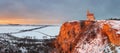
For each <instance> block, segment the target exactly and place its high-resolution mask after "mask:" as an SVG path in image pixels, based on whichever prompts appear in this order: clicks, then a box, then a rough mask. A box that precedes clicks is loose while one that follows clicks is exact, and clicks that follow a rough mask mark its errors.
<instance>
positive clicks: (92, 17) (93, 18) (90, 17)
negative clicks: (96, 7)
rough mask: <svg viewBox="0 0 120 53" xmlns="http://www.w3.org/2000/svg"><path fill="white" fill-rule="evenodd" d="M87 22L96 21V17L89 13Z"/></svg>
mask: <svg viewBox="0 0 120 53" xmlns="http://www.w3.org/2000/svg"><path fill="white" fill-rule="evenodd" d="M87 20H90V21H94V20H95V17H94V14H93V13H90V11H89V10H88V11H87Z"/></svg>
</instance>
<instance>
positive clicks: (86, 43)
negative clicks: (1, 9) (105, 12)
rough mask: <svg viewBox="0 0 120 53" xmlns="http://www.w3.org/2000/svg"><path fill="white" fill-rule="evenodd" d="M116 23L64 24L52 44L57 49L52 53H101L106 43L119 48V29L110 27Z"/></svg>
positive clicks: (74, 22)
mask: <svg viewBox="0 0 120 53" xmlns="http://www.w3.org/2000/svg"><path fill="white" fill-rule="evenodd" d="M116 22H117V21H111V20H106V21H105V20H98V21H73V22H65V23H64V24H63V25H62V26H61V29H60V33H59V35H58V37H57V38H56V40H55V42H54V46H55V48H57V49H56V50H55V51H54V52H56V53H81V52H83V53H98V52H99V53H102V52H104V48H105V46H106V45H107V44H108V43H112V44H114V45H117V46H119V45H120V35H119V32H118V31H119V28H114V27H112V26H113V25H116V24H113V23H116ZM118 22H119V21H118ZM119 23H120V22H119ZM118 25H120V24H118ZM117 33H118V34H117Z"/></svg>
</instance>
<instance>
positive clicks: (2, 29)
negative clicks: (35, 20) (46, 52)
mask: <svg viewBox="0 0 120 53" xmlns="http://www.w3.org/2000/svg"><path fill="white" fill-rule="evenodd" d="M40 27H41V28H40ZM35 28H37V29H35ZM31 29H32V30H31ZM59 29H60V26H45V27H44V25H43V26H42V25H40V26H0V34H2V33H12V34H11V35H13V36H15V37H19V38H25V37H32V38H36V39H43V38H47V39H48V38H52V37H54V36H56V35H58V34H59ZM24 30H28V31H24ZM29 30H30V31H29ZM21 31H22V32H21ZM16 32H17V33H16Z"/></svg>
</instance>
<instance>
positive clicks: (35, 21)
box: [0, 19, 59, 24]
mask: <svg viewBox="0 0 120 53" xmlns="http://www.w3.org/2000/svg"><path fill="white" fill-rule="evenodd" d="M46 23H47V24H57V23H59V20H47V19H46V20H45V19H0V24H46Z"/></svg>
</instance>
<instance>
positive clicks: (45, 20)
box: [0, 0, 120, 24]
mask: <svg viewBox="0 0 120 53" xmlns="http://www.w3.org/2000/svg"><path fill="white" fill-rule="evenodd" d="M87 10H90V12H92V13H94V14H95V18H96V19H97V20H99V19H108V18H120V0H0V24H62V23H64V22H66V21H71V20H86V11H87Z"/></svg>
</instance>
